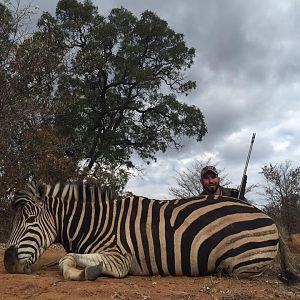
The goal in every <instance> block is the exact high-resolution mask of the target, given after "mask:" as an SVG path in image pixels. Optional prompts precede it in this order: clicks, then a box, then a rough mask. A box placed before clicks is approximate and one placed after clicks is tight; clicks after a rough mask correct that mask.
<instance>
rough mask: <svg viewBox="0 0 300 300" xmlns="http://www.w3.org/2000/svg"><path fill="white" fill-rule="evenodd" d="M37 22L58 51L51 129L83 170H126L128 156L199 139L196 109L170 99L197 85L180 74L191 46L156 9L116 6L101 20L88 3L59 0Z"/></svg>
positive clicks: (189, 59) (148, 154)
mask: <svg viewBox="0 0 300 300" xmlns="http://www.w3.org/2000/svg"><path fill="white" fill-rule="evenodd" d="M39 26H40V34H41V35H42V36H43V38H44V39H52V40H53V41H54V44H56V45H60V47H61V48H60V49H63V50H64V51H65V53H64V61H65V64H64V66H63V70H61V71H60V74H59V79H58V85H57V90H56V92H55V95H54V96H53V97H52V98H50V99H49V100H50V101H52V102H53V103H54V105H55V107H56V111H55V114H54V122H55V126H57V128H59V130H60V133H61V134H62V135H64V136H65V137H67V138H68V140H69V152H71V153H76V154H77V156H79V157H81V158H85V159H86V160H87V161H88V169H92V168H93V166H94V164H95V163H100V164H101V165H104V166H107V165H110V164H116V163H117V164H119V165H127V166H128V167H132V166H133V163H132V161H131V157H132V154H134V153H135V154H137V155H139V156H140V157H141V158H142V159H147V160H148V159H155V153H156V152H157V151H163V152H164V151H165V150H166V149H167V148H168V147H170V146H174V147H175V148H179V147H181V138H182V137H184V136H188V137H194V138H196V139H197V140H198V141H201V139H202V137H203V135H204V134H205V133H206V126H205V123H204V118H203V115H202V113H201V111H200V110H199V109H198V108H197V107H195V106H188V105H187V104H184V103H182V102H180V101H178V99H177V97H178V96H179V95H181V94H184V95H186V94H188V93H189V92H190V91H191V90H192V89H194V88H195V86H196V84H195V82H193V81H189V80H188V81H186V80H185V78H184V76H183V72H184V71H185V70H186V69H188V68H190V67H191V65H192V63H193V58H194V54H195V50H194V49H193V48H188V47H187V46H186V45H185V42H184V40H183V35H182V34H178V33H175V32H174V31H173V30H172V29H170V28H169V26H168V24H167V22H165V21H163V20H161V19H160V18H159V17H158V16H157V15H156V14H154V13H153V12H150V11H145V12H143V13H142V14H141V16H140V18H137V17H136V16H134V15H133V14H132V13H131V12H129V11H128V10H126V9H124V8H120V9H113V10H112V11H111V13H110V14H109V16H108V17H107V18H104V17H102V16H100V15H98V12H97V9H96V7H94V6H93V5H92V3H91V1H84V2H83V3H79V2H77V1H76V0H62V1H59V2H58V5H57V10H56V17H52V16H51V15H50V14H48V13H46V14H44V15H43V16H42V18H41V19H40V22H39ZM58 47H59V46H58Z"/></svg>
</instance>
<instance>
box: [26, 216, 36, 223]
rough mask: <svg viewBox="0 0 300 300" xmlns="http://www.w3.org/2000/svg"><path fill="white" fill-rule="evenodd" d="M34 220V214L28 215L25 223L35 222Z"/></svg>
mask: <svg viewBox="0 0 300 300" xmlns="http://www.w3.org/2000/svg"><path fill="white" fill-rule="evenodd" d="M35 220H36V217H35V216H29V217H28V218H27V219H26V223H33V222H35Z"/></svg>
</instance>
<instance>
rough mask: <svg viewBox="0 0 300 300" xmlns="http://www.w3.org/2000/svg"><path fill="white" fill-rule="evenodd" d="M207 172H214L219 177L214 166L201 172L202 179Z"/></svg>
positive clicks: (207, 167)
mask: <svg viewBox="0 0 300 300" xmlns="http://www.w3.org/2000/svg"><path fill="white" fill-rule="evenodd" d="M207 172H213V173H214V174H216V175H217V176H218V175H219V173H218V171H217V169H216V168H215V167H214V166H206V167H204V168H203V169H202V171H201V177H203V176H204V175H205V174H206V173H207Z"/></svg>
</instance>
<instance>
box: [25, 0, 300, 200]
mask: <svg viewBox="0 0 300 300" xmlns="http://www.w3.org/2000/svg"><path fill="white" fill-rule="evenodd" d="M26 1H27V0H21V3H25V2H26ZM56 3H57V1H44V0H31V4H32V5H34V6H37V7H38V11H37V12H38V14H41V13H42V12H43V11H49V12H51V13H52V14H54V12H55V7H56ZM93 3H94V4H95V5H96V6H97V7H98V8H99V13H100V14H101V15H104V16H107V15H108V13H109V12H110V10H111V9H112V8H115V7H121V6H123V7H125V8H127V9H129V10H130V11H132V12H133V13H134V14H136V15H139V14H140V13H141V12H143V11H144V10H147V9H148V10H151V11H153V12H155V13H157V14H158V16H159V17H160V18H162V19H164V20H166V21H167V22H168V24H169V26H170V27H171V28H172V29H174V30H175V31H176V32H178V33H183V34H184V37H185V41H186V43H187V45H188V46H189V47H194V48H195V49H196V58H195V63H194V65H193V67H192V68H191V69H190V70H189V72H188V73H187V74H186V76H187V77H188V78H190V79H192V80H195V81H196V82H197V89H196V91H193V92H192V93H191V94H190V95H189V96H188V97H186V98H182V99H181V100H182V101H185V102H187V103H189V104H193V105H197V106H198V107H199V108H200V109H201V111H202V112H203V114H204V116H205V121H206V124H207V127H208V133H207V134H206V136H205V137H204V139H203V141H202V142H200V143H196V142H195V141H193V140H188V141H186V144H185V147H184V148H182V149H181V150H180V151H175V150H169V151H168V152H167V153H160V154H158V160H157V162H156V163H151V164H150V165H146V166H143V167H144V176H140V177H136V178H134V179H132V180H130V181H129V183H128V185H127V189H128V190H132V191H133V192H134V193H135V194H139V195H144V196H148V197H152V198H160V199H170V198H172V195H170V193H169V188H170V187H172V186H173V187H175V186H176V176H177V173H176V172H180V171H182V170H184V169H186V168H189V167H191V165H192V164H193V162H194V161H195V160H196V159H198V160H201V159H203V158H207V157H211V158H212V159H213V160H214V161H216V162H218V163H219V164H218V165H219V167H221V168H225V170H226V173H228V179H230V180H231V181H232V184H233V186H236V185H238V184H240V181H241V177H242V173H243V170H244V165H245V161H246V157H247V153H248V149H249V146H250V141H251V137H252V133H254V132H255V133H256V140H255V143H254V146H253V150H252V156H251V159H250V164H249V167H248V184H259V183H262V180H263V178H262V176H261V175H260V174H259V171H260V170H261V168H262V167H263V166H264V165H265V164H268V163H280V162H284V161H286V160H291V161H292V162H293V163H294V166H298V165H299V157H300V143H299V141H300V122H299V117H300V99H299V97H300V83H299V82H300V81H299V79H300V72H299V69H300V2H299V1H297V0H281V1H274V0H265V1H261V0H243V1H240V0H227V1H224V0H187V1H182V0H170V1H161V0H143V1H138V0H101V1H100V0H94V1H93ZM251 200H254V201H255V202H256V203H262V204H264V202H263V199H262V198H261V196H259V195H257V194H255V193H253V194H251Z"/></svg>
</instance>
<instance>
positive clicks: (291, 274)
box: [278, 233, 300, 285]
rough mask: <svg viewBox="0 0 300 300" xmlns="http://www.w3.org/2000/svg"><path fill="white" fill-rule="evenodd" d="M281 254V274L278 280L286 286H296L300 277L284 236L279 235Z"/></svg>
mask: <svg viewBox="0 0 300 300" xmlns="http://www.w3.org/2000/svg"><path fill="white" fill-rule="evenodd" d="M279 252H280V269H281V270H280V273H279V275H278V278H279V279H280V280H281V281H282V282H283V283H284V284H286V285H291V284H296V283H299V282H300V276H299V275H298V274H297V271H296V270H295V268H294V267H293V266H292V264H291V261H290V255H289V252H290V251H289V249H288V247H287V245H286V244H285V242H284V241H283V238H282V235H281V234H280V233H279Z"/></svg>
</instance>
